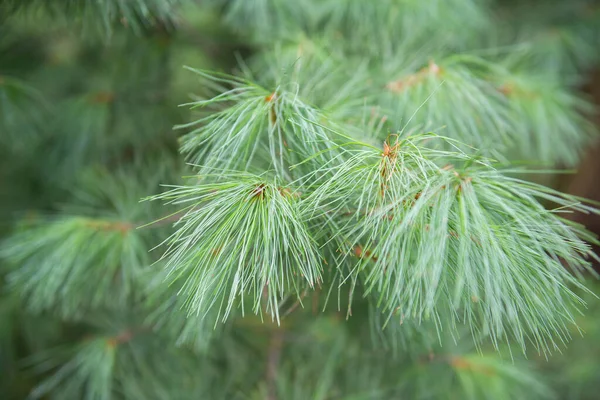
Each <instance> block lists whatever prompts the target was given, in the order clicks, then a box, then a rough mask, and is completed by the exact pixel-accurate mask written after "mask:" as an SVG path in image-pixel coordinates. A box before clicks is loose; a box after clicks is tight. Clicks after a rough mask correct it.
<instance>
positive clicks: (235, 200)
mask: <svg viewBox="0 0 600 400" xmlns="http://www.w3.org/2000/svg"><path fill="white" fill-rule="evenodd" d="M203 178H205V179H206V180H205V181H203V182H200V183H197V184H195V185H190V186H174V188H173V189H172V190H169V191H167V192H165V193H163V194H160V195H157V196H153V197H150V198H149V200H163V201H166V202H167V203H168V204H173V205H185V208H184V209H183V211H185V214H183V216H182V217H181V219H180V220H179V221H178V222H177V223H176V224H175V227H176V231H175V233H174V234H173V235H172V236H171V237H169V239H167V240H166V241H165V244H166V245H167V246H168V248H167V250H166V252H165V254H164V256H163V258H164V259H165V260H166V268H167V270H168V271H169V275H168V277H167V280H168V281H169V282H170V283H173V282H175V281H180V282H183V283H182V287H181V289H180V290H179V295H180V296H183V297H184V299H185V307H186V308H187V310H188V311H189V313H190V314H197V315H204V314H205V313H206V312H207V311H208V310H209V309H211V308H212V307H213V306H217V307H218V308H219V315H221V316H222V318H223V319H226V318H227V317H228V315H229V314H230V313H231V310H232V309H233V307H234V306H235V305H237V302H238V300H239V301H240V307H241V309H242V312H244V308H245V297H246V295H247V296H249V297H250V299H251V303H252V304H251V307H252V311H253V312H255V313H261V312H262V311H263V310H262V309H261V304H264V303H266V305H265V309H264V311H266V312H267V313H268V314H270V315H271V316H272V317H274V318H276V319H278V318H279V309H278V307H279V303H280V301H282V300H283V299H284V298H285V297H286V296H288V295H289V294H291V293H295V294H296V295H297V296H299V294H300V293H301V292H302V291H303V290H304V288H305V287H307V286H308V287H315V285H318V284H319V283H320V276H321V260H320V257H319V254H318V251H317V248H316V244H315V243H314V241H313V239H312V235H311V234H310V232H308V231H307V228H306V226H305V225H304V224H303V222H302V219H301V216H300V210H299V208H298V206H297V200H296V196H297V194H296V193H295V192H293V191H292V190H290V189H288V188H285V187H281V186H279V185H277V184H276V183H272V182H269V181H266V180H265V179H263V178H261V177H257V176H252V175H244V174H241V173H237V174H232V175H224V176H223V177H222V178H221V179H219V180H216V181H213V182H211V179H215V178H216V177H211V176H208V177H203ZM196 179H199V177H198V178H196ZM183 211H182V212H183Z"/></svg>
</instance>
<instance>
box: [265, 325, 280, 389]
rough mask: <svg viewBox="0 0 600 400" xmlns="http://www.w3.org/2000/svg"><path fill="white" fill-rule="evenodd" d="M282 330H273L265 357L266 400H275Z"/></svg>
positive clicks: (278, 328)
mask: <svg viewBox="0 0 600 400" xmlns="http://www.w3.org/2000/svg"><path fill="white" fill-rule="evenodd" d="M283 340H284V330H283V329H282V328H280V327H276V328H275V329H273V331H272V333H271V340H270V342H269V352H268V356H267V397H266V400H277V372H278V371H279V361H280V359H281V349H282V348H283Z"/></svg>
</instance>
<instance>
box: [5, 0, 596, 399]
mask: <svg viewBox="0 0 600 400" xmlns="http://www.w3.org/2000/svg"><path fill="white" fill-rule="evenodd" d="M134 3H136V2H134V1H131V2H126V1H117V0H115V1H97V2H91V1H90V2H88V1H67V0H64V1H62V2H61V1H35V0H1V1H0V235H1V237H2V238H3V239H6V238H9V237H11V235H13V234H14V233H15V232H17V231H20V230H22V229H27V226H28V224H31V223H35V221H36V220H38V219H39V218H43V217H45V216H47V215H56V214H60V213H61V212H65V211H64V210H65V207H68V205H69V204H71V203H73V199H84V200H86V199H87V197H89V196H88V195H89V193H92V192H93V193H96V192H102V190H106V193H109V191H108V188H109V186H110V185H112V184H115V183H114V182H113V181H112V180H111V179H107V180H103V179H104V178H103V176H104V177H105V175H113V174H117V172H115V171H118V173H119V174H120V173H122V171H126V172H123V173H124V174H129V175H127V178H126V179H124V180H123V181H122V183H121V184H122V185H123V188H124V189H123V192H124V193H127V196H129V195H130V196H134V197H135V196H137V195H138V194H139V193H141V195H142V196H143V195H144V193H146V194H152V193H154V192H155V191H156V190H157V187H158V183H160V182H174V181H177V179H179V176H181V175H182V174H183V173H185V166H184V163H183V161H182V158H181V156H180V155H179V152H178V148H179V142H178V138H179V137H180V136H181V134H182V133H183V132H184V131H185V130H180V129H173V127H174V126H176V125H179V124H183V123H186V122H188V121H190V120H191V119H192V111H190V110H189V108H188V107H178V105H179V104H183V103H187V102H189V101H190V98H192V94H193V93H201V92H202V91H203V90H204V88H203V87H202V84H201V83H200V81H199V79H198V77H197V76H196V75H195V74H193V73H191V72H190V71H188V70H186V69H184V68H183V66H184V65H187V66H191V67H194V68H197V69H206V70H216V71H223V72H227V73H238V74H239V73H240V71H244V68H247V65H246V62H250V63H251V64H252V65H251V66H250V69H253V71H254V73H257V70H258V73H260V68H257V67H256V65H258V64H260V63H259V62H257V61H256V60H257V58H256V54H258V53H260V52H261V51H267V52H268V51H272V50H273V49H274V48H275V47H277V46H280V47H281V48H282V49H283V50H282V51H281V52H280V53H278V54H287V53H286V51H285V50H286V49H288V48H292V49H295V48H296V47H297V46H299V44H300V45H302V46H305V47H310V45H311V44H315V43H323V42H326V45H324V47H325V48H326V49H327V51H330V52H332V51H334V50H332V49H335V48H336V47H343V46H346V45H348V46H349V47H352V46H354V45H355V46H356V47H357V48H360V46H364V47H365V48H368V47H372V48H376V47H377V46H382V47H383V44H382V43H381V42H380V43H372V46H369V44H368V41H369V40H376V39H373V38H374V37H375V36H373V37H369V36H368V34H367V33H365V32H368V29H367V28H366V27H368V26H369V24H370V23H369V21H368V18H370V17H371V16H369V15H368V14H367V13H361V11H360V10H361V9H360V7H357V8H356V10H358V11H357V12H355V14H352V13H351V12H349V11H348V10H351V11H352V10H354V9H352V7H351V6H348V3H350V2H349V1H345V0H338V1H323V2H315V1H312V2H310V1H308V2H307V1H298V2H296V1H293V0H289V1H284V0H280V1H276V0H260V1H259V0H252V1H250V0H249V1H242V0H237V1H234V0H231V1H227V0H219V1H217V0H214V1H166V0H165V1H160V0H152V1H145V2H141V3H140V4H145V6H144V7H141V8H138V6H136V5H135V4H134ZM355 3H356V2H355ZM399 3H401V2H399ZM404 3H406V4H405V5H404V6H405V7H407V9H410V12H414V13H416V15H419V16H420V17H419V18H412V19H411V21H409V22H411V23H413V24H414V26H412V25H410V23H408V22H406V21H405V22H406V26H405V27H403V29H405V30H404V31H403V32H404V33H403V34H404V35H405V36H400V34H398V35H399V36H392V37H390V38H387V40H389V47H390V48H391V50H390V52H391V53H392V54H400V53H401V52H402V53H403V55H404V56H405V57H404V58H403V60H402V61H398V66H397V68H399V69H402V68H405V69H406V68H412V65H413V64H415V65H422V64H423V62H422V60H427V58H428V57H429V54H430V53H432V52H433V53H435V52H439V49H440V48H444V49H450V50H448V51H449V52H450V53H456V54H458V53H462V52H468V51H471V50H474V51H475V53H476V54H485V52H493V51H497V52H499V54H502V55H501V56H498V57H499V58H501V59H503V60H504V59H510V58H511V57H516V56H515V54H518V55H519V57H521V58H520V59H521V60H522V59H527V60H534V61H533V62H531V63H530V64H529V65H530V66H529V72H530V73H532V74H533V75H536V74H537V73H538V72H539V76H540V77H542V78H543V77H544V76H545V74H547V73H549V71H550V72H551V73H552V74H553V77H554V78H553V79H555V80H556V81H557V82H559V83H560V85H561V86H560V87H561V88H564V91H565V92H566V93H568V94H569V95H573V96H575V97H576V98H577V99H581V100H582V101H585V105H586V107H584V109H583V110H581V109H579V108H577V109H575V111H573V110H571V109H568V110H566V109H560V108H559V109H557V111H556V115H560V116H561V118H562V115H563V114H562V112H564V114H565V115H567V113H568V112H569V113H570V112H575V113H577V114H578V115H579V116H582V117H583V118H584V119H585V120H586V121H588V122H591V127H590V126H587V125H586V126H585V127H581V126H579V125H578V126H577V129H581V130H582V131H586V133H585V134H582V135H581V136H582V137H583V136H585V140H583V139H581V141H579V139H575V140H573V141H572V142H568V143H567V144H570V143H572V144H573V146H575V147H578V146H579V147H580V148H581V149H582V150H581V152H580V153H579V158H576V159H575V160H573V158H572V157H571V155H568V154H567V155H566V156H565V157H562V156H561V157H562V158H561V157H558V161H557V162H555V163H554V166H555V167H557V168H574V169H577V172H576V173H571V174H566V175H565V174H556V175H554V174H551V175H549V176H544V177H539V180H540V181H542V182H544V183H546V184H549V185H551V186H554V187H556V188H558V189H560V190H564V191H567V192H569V193H572V194H576V195H580V196H583V197H587V198H590V199H594V200H597V201H600V146H599V145H598V141H597V140H595V135H596V133H595V132H596V131H597V129H598V127H599V126H600V119H599V117H598V116H599V115H600V113H598V111H599V110H600V15H599V14H600V5H599V4H598V3H596V2H593V1H578V0H572V1H571V0H565V1H558V0H549V1H516V0H515V1H481V2H477V1H466V2H462V3H469V4H471V3H472V4H474V5H475V6H477V7H482V9H484V10H486V11H489V12H490V13H491V15H490V16H489V18H490V20H491V21H493V25H486V24H485V23H484V24H483V26H481V25H482V24H481V21H487V19H486V18H487V17H486V18H482V19H481V20H480V19H478V18H480V15H479V14H477V12H474V13H473V14H464V12H462V11H460V10H463V9H465V10H468V9H470V8H469V7H470V6H469V7H463V5H464V4H463V5H460V4H459V3H461V2H460V1H448V2H443V1H429V2H428V1H426V0H421V1H420V2H416V1H414V2H411V1H405V2H404ZM419 3H423V4H424V3H427V4H426V5H421V6H418V4H419ZM306 4H309V5H310V7H312V8H310V10H309V11H307V9H305V8H303V7H304V6H305V5H306ZM365 4H366V2H365ZM410 7H412V8H410ZM419 7H420V8H419ZM461 7H463V8H461ZM453 9H454V11H453ZM356 10H354V11H356ZM456 10H459V11H460V12H455V11H456ZM476 11H477V10H476ZM320 13H321V14H320ZM324 14H327V15H330V16H333V17H330V20H322V19H319V18H321V17H319V15H324ZM303 15H304V16H306V15H308V16H309V17H310V18H309V17H306V18H305V19H304V20H302V18H301V16H303ZM407 15H409V17H410V15H411V14H410V13H408V12H407ZM353 18H354V19H353ZM407 18H408V17H407ZM362 19H364V20H366V22H365V23H364V24H360V23H356V22H355V21H357V20H358V21H361V20H362ZM375 20H377V19H375ZM323 21H325V22H323ZM327 21H329V22H327ZM332 21H338V22H339V21H342V23H340V24H339V26H346V29H347V28H348V26H350V29H349V31H351V32H354V34H355V36H350V35H349V34H347V33H344V32H345V31H344V30H343V29H341V30H340V29H338V28H336V27H335V26H334V25H335V23H334V22H332ZM424 26H426V27H427V29H422V28H423V27H424ZM330 28H331V29H330ZM421 31H423V32H421ZM315 32H317V33H315ZM318 32H328V33H327V34H322V33H318ZM406 32H409V33H410V32H415V37H414V38H413V37H411V35H410V34H407V33H406ZM416 32H419V34H418V35H417V34H416ZM396 33H397V32H394V34H396ZM327 35H329V36H327ZM407 37H408V38H409V39H411V40H408V39H406V38H407ZM361 40H362V41H364V43H362V42H361ZM381 40H383V39H381ZM276 41H278V42H277V43H278V44H277V45H276V44H275V42H276ZM408 42H410V43H408ZM344 43H346V44H344ZM348 43H349V44H348ZM405 43H408V44H406V45H405ZM457 43H459V44H457ZM385 44H386V45H387V44H388V43H387V42H386V43H385ZM402 46H406V47H402ZM405 48H406V50H404V49H405ZM432 49H433V50H432ZM466 49H469V50H468V51H467V50H466ZM481 49H484V50H481ZM360 51H362V50H360ZM360 51H359V53H360ZM373 54H375V51H374V53H373ZM373 54H368V55H367V54H366V53H365V59H366V58H368V57H373ZM406 54H408V56H406ZM253 57H254V58H253ZM382 57H383V56H382ZM385 57H387V56H385ZM358 58H360V57H358ZM392 58H393V57H392ZM248 60H250V61H248ZM415 60H416V61H415ZM519 62H521V61H518V62H517V64H518V63H519ZM350 65H354V64H349V66H350ZM349 68H350V69H351V68H353V67H349ZM393 68H396V67H395V66H393V65H392V66H390V69H393ZM263 71H264V72H265V74H267V67H265V68H263ZM356 71H357V72H356V73H357V74H358V73H359V72H358V69H357V70H356ZM361 73H362V72H361ZM350 75H352V74H350ZM556 77H558V78H556ZM319 79H328V78H327V77H326V76H325V77H323V78H319ZM324 86H326V85H324ZM314 87H315V88H316V89H315V90H321V89H320V86H319V85H317V84H315V85H314ZM507 90H508V89H507ZM561 90H562V89H561ZM409 104H410V103H409ZM557 104H559V106H558V107H560V104H570V103H560V102H558V103H557ZM443 106H444V107H448V108H451V107H450V106H454V107H456V105H448V104H445V105H443ZM413 108H414V106H413ZM543 118H545V117H542V119H543ZM565 118H566V119H567V125H569V124H571V123H577V124H579V122H573V121H578V119H577V118H579V117H577V118H575V117H565ZM544 122H547V125H548V126H546V127H545V126H544ZM559 123H560V121H558V122H557V120H548V121H544V120H542V121H541V122H540V121H537V122H532V123H531V129H538V130H544V129H546V131H542V132H538V134H539V135H540V136H541V137H544V136H543V135H544V134H545V133H547V132H554V131H556V135H558V137H559V139H560V135H561V130H560V129H559V128H557V126H564V125H560V124H559ZM557 124H558V125H557ZM581 125H585V124H584V123H582V124H581ZM567 128H568V126H567ZM548 134H549V135H550V133H548ZM552 134H554V133H552ZM579 137H580V136H576V138H579ZM543 140H545V141H547V145H548V146H549V147H550V148H551V149H552V151H555V152H556V153H557V154H562V153H561V151H562V149H563V147H565V142H561V141H560V140H556V141H555V137H554V136H548V137H547V138H546V139H543ZM551 153H552V152H551ZM552 154H554V153H552ZM517 157H518V158H522V157H521V156H520V155H519V156H515V158H517ZM534 158H535V157H534ZM546 161H548V160H546ZM550 161H552V160H550ZM546 164H547V163H546ZM128 171H129V172H128ZM131 171H135V172H134V173H133V174H132V173H130V172H131ZM132 176H133V177H132ZM136 177H138V178H136ZM104 182H106V183H104ZM140 182H149V183H148V184H145V183H143V184H142V183H140ZM105 185H106V186H105ZM136 185H137V186H141V188H140V187H134V186H136ZM100 197H102V195H100ZM109 197H110V195H106V194H105V195H104V200H105V202H111V201H117V200H114V199H110V198H109ZM137 198H139V196H138V197H137ZM86 201H87V200H86ZM117 202H118V201H117ZM83 203H85V201H84V202H83ZM78 204H81V203H78ZM85 204H87V205H86V206H87V207H94V204H96V203H89V202H88V203H85ZM116 206H117V207H120V206H119V204H117V205H116ZM67 209H68V208H67ZM140 212H142V213H144V212H147V213H149V214H148V215H147V216H142V217H140V219H141V220H146V221H149V220H151V218H152V217H153V216H156V214H152V211H147V210H146V211H140ZM145 218H146V219H145ZM147 218H150V219H147ZM570 218H573V219H575V220H577V221H579V222H581V223H582V224H585V225H586V226H588V227H589V228H590V229H591V230H592V231H594V232H596V233H600V219H599V218H598V217H596V216H591V215H573V216H571V217H570ZM0 263H2V264H0V268H1V269H0V278H2V280H3V281H8V279H5V278H6V277H7V276H8V274H9V273H10V272H11V271H13V268H14V265H12V264H10V263H8V262H7V261H6V260H4V261H0ZM9 264H10V265H9ZM597 270H598V271H600V266H597ZM9 286H10V285H7V284H6V285H4V284H3V286H2V289H0V382H1V383H0V398H3V399H9V398H15V399H19V398H25V397H26V396H27V394H28V393H30V392H31V390H32V389H33V388H35V387H36V386H37V385H38V383H39V382H40V381H41V379H42V377H43V376H45V375H44V374H45V373H44V372H42V373H41V374H40V373H39V371H38V370H37V369H36V368H33V367H32V364H35V360H34V358H35V355H36V354H39V353H40V352H43V351H46V349H49V348H53V346H56V345H58V344H65V343H67V344H68V343H71V342H75V341H76V340H79V339H77V338H80V337H81V332H82V331H83V328H82V327H81V326H80V325H78V323H77V322H73V321H71V320H69V319H64V318H62V317H60V316H59V317H58V318H57V317H56V314H55V313H53V312H52V311H49V310H37V311H38V312H31V310H30V308H29V307H28V306H26V305H24V303H23V301H22V298H21V297H20V295H19V293H15V291H13V290H12V289H10V288H9ZM588 286H589V287H590V288H592V291H594V292H595V293H597V294H600V285H599V284H598V283H596V281H595V279H594V278H593V277H589V284H588ZM586 296H587V299H588V301H589V309H588V310H586V312H585V315H582V316H579V317H578V323H579V326H580V328H581V331H582V332H583V335H580V334H579V332H577V331H574V332H573V334H574V338H573V341H572V342H571V343H570V344H569V345H568V346H567V347H566V348H564V350H563V351H562V353H556V354H553V355H552V356H551V357H550V358H548V359H546V357H544V356H541V355H538V354H535V353H534V352H532V353H531V354H529V359H528V361H527V363H528V364H527V365H528V368H530V369H532V370H534V371H535V372H536V374H538V376H539V377H540V379H541V380H542V381H543V382H544V383H545V384H546V385H548V386H549V387H550V388H551V389H552V391H553V393H554V397H555V398H561V399H597V398H598V396H599V395H598V393H599V391H600V344H599V343H600V302H599V301H598V300H597V299H596V298H594V296H592V295H586ZM34 308H35V307H34ZM42 308H43V307H42ZM59 314H60V312H59ZM32 357H33V358H32ZM32 360H33V361H32ZM432 384H435V383H432ZM52 398H54V397H52ZM56 398H60V396H59V397H56ZM140 398H141V397H140ZM167 398H168V397H167ZM172 398H175V397H172ZM198 398H200V397H198ZM298 398H301V397H298ZM348 398H350V397H348ZM457 398H458V397H457ZM492 398H493V397H492Z"/></svg>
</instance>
